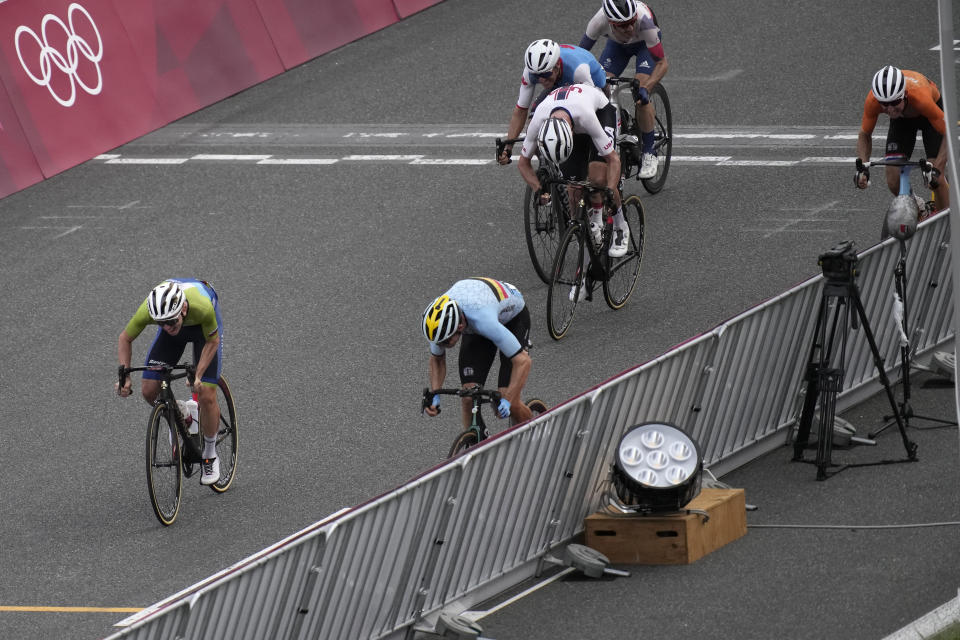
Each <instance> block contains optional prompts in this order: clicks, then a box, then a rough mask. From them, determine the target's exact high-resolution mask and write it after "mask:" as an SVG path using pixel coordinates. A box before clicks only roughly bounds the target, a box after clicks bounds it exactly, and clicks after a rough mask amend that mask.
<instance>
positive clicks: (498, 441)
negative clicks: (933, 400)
mask: <svg viewBox="0 0 960 640" xmlns="http://www.w3.org/2000/svg"><path fill="white" fill-rule="evenodd" d="M948 238H949V221H948V216H947V215H939V216H936V217H935V218H934V219H932V220H930V221H927V222H925V223H923V224H922V225H921V226H920V229H919V230H918V232H917V234H916V235H915V236H914V237H913V238H911V239H910V240H909V242H908V246H909V252H908V258H907V270H906V274H907V296H908V310H909V311H910V312H911V315H912V317H911V318H909V320H910V326H912V327H914V328H913V329H912V334H913V335H911V336H910V337H911V339H912V341H913V344H914V345H915V346H916V352H917V354H918V355H920V356H922V355H923V354H925V353H927V352H929V351H931V350H933V349H934V348H935V347H937V346H938V345H941V344H943V343H945V342H948V341H950V340H951V339H952V337H953V336H952V328H951V322H952V313H953V310H952V301H951V287H952V282H951V276H950V262H951V261H950V253H949V245H948ZM820 249H822V250H824V251H825V250H826V249H829V247H821V248H820ZM899 256H900V247H899V243H897V242H896V241H894V240H888V241H887V242H885V243H882V244H879V245H876V246H874V247H872V248H870V249H869V250H867V251H865V252H863V253H862V254H861V255H860V271H861V274H862V275H861V276H860V277H859V280H858V285H859V288H860V293H861V299H862V301H863V304H864V307H865V309H866V315H867V317H868V320H869V324H870V326H871V328H872V330H873V332H874V335H875V337H876V342H877V344H878V345H879V347H880V350H881V355H882V356H883V359H884V363H885V366H886V368H887V370H888V372H894V371H895V370H896V369H897V368H898V367H899V342H898V332H897V328H896V324H895V319H894V315H893V313H894V312H893V292H894V275H893V272H894V268H895V266H896V264H897V262H898V260H899ZM812 261H813V259H811V262H812ZM822 279H823V278H822V276H820V275H818V276H816V277H813V278H811V279H809V280H807V281H805V282H803V283H801V284H799V285H797V286H795V287H794V288H792V289H790V290H788V291H786V292H784V293H782V294H781V295H778V296H776V297H774V298H772V299H770V300H767V301H766V302H764V303H762V304H760V305H758V306H756V307H754V308H752V309H749V310H748V311H746V312H744V313H742V314H740V315H738V316H736V317H734V318H732V319H730V320H729V321H727V322H724V323H722V324H721V325H719V326H717V327H716V328H714V329H713V330H712V331H709V332H707V333H704V334H702V335H700V336H698V337H696V338H694V339H692V340H690V341H688V342H686V343H684V344H682V345H680V346H678V347H676V348H674V349H672V350H671V351H669V352H667V353H665V354H663V355H662V356H660V357H658V358H656V359H654V360H652V361H650V362H647V363H645V364H643V365H640V366H638V367H636V368H634V369H632V370H630V371H627V372H625V373H624V374H622V375H620V376H618V377H616V378H613V379H611V380H608V381H607V382H605V383H603V384H601V385H598V386H597V387H595V388H593V389H590V390H589V391H587V392H585V393H583V394H581V395H578V396H577V397H575V398H573V399H571V400H569V401H567V402H565V403H564V404H561V405H559V406H557V407H555V408H553V409H552V410H551V411H549V412H547V413H545V414H543V415H542V416H540V417H539V418H537V419H535V420H533V421H531V422H529V423H527V424H525V425H523V426H521V427H518V428H516V429H513V430H510V431H507V432H504V433H502V434H500V435H498V436H496V437H494V438H492V439H490V440H489V441H487V442H485V443H484V444H483V445H482V446H480V447H476V448H474V449H472V450H470V451H469V452H468V453H467V454H466V455H464V456H462V457H460V458H457V459H455V460H453V461H450V462H447V463H445V464H442V465H440V466H438V467H436V468H434V469H432V470H430V471H428V472H426V473H424V474H423V475H421V476H419V477H417V478H414V479H413V480H411V481H410V482H408V483H407V484H405V485H403V486H401V487H398V488H397V489H395V490H394V491H391V492H389V493H386V494H384V495H382V496H379V497H378V498H375V499H373V500H371V501H370V502H367V503H365V504H362V505H360V506H358V507H356V508H354V509H350V510H345V511H344V512H342V513H339V514H334V515H333V516H331V517H329V518H328V519H326V520H322V521H320V522H318V523H316V524H314V525H312V526H311V527H308V528H307V529H305V530H303V531H301V532H299V533H297V534H295V535H293V536H290V537H289V538H287V539H286V540H283V541H281V542H279V543H277V544H276V545H274V546H273V547H270V548H268V549H265V550H264V551H262V552H260V553H258V554H255V555H253V556H251V557H250V558H247V559H246V560H243V561H241V562H239V563H237V564H236V565H234V566H233V567H230V568H228V569H226V570H224V571H222V572H221V573H219V574H216V575H214V576H211V577H210V578H208V579H207V580H205V581H203V582H201V583H199V584H197V585H194V586H193V587H190V588H188V589H186V590H184V591H183V592H181V593H179V594H176V595H174V596H172V597H170V598H168V599H166V600H164V601H162V602H160V603H158V604H156V605H154V606H152V607H150V608H148V609H146V610H144V611H142V612H140V613H138V614H135V615H133V616H131V617H130V618H127V619H126V620H124V621H122V622H120V623H119V624H118V626H121V627H123V630H122V631H120V632H118V633H116V634H114V635H112V636H110V638H109V639H108V640H113V639H120V638H124V639H131V638H136V639H138V640H139V639H143V640H148V639H157V640H160V639H163V640H167V639H169V638H205V639H207V640H212V639H216V638H230V639H243V638H249V639H251V640H255V639H256V640H259V639H261V638H291V639H295V638H324V639H328V638H329V639H334V638H337V639H340V638H342V639H345V640H357V639H361V638H407V639H409V638H412V637H413V636H414V635H415V634H414V630H415V629H417V628H419V629H432V628H433V624H434V622H435V621H436V619H437V617H438V616H439V614H440V612H441V611H448V612H451V613H459V612H461V611H463V610H465V609H468V608H469V607H470V606H472V605H474V604H477V603H479V602H481V601H482V600H484V599H486V598H487V597H489V596H491V595H493V594H495V593H497V592H499V591H501V590H503V589H504V588H507V587H509V586H513V585H515V584H517V583H519V582H521V581H522V580H524V579H526V578H528V577H531V576H533V575H536V574H537V573H538V572H539V571H540V570H542V569H543V566H544V562H545V558H546V557H547V555H548V554H549V553H550V552H551V550H553V549H554V548H555V547H557V546H559V545H562V544H564V543H566V542H569V541H570V540H571V539H573V538H574V537H575V536H576V535H577V534H579V533H580V532H581V531H582V530H583V519H584V518H585V517H586V516H587V515H589V514H590V513H592V512H594V511H596V510H597V508H598V507H599V505H600V500H601V497H602V495H603V493H604V491H605V489H606V487H607V484H608V474H609V467H610V464H611V462H612V459H613V450H614V448H615V447H616V445H617V443H618V441H619V438H620V436H621V435H622V433H623V432H624V431H625V430H626V429H627V428H628V427H630V426H632V425H634V424H637V423H639V422H643V421H649V420H663V421H669V422H674V423H676V424H678V425H680V426H682V427H684V428H685V429H686V430H687V431H688V432H689V433H690V434H691V435H693V437H694V438H696V439H697V440H698V442H699V443H700V445H701V449H702V455H703V459H704V463H705V465H706V466H707V467H708V468H709V469H710V470H711V471H712V472H713V473H714V475H717V476H721V475H723V473H725V472H727V471H729V470H731V469H734V468H736V467H737V466H740V465H741V464H744V463H745V462H747V461H749V460H751V459H754V458H756V457H758V456H760V455H762V454H764V453H767V452H769V451H771V450H772V449H774V448H776V447H780V446H783V445H785V444H786V443H787V437H786V436H787V433H788V432H789V431H790V427H791V426H792V425H793V424H794V423H795V421H796V418H797V417H798V415H799V408H800V406H801V404H802V398H801V393H800V392H801V389H802V388H803V387H804V385H803V376H804V372H805V368H806V367H805V365H806V363H807V361H808V360H809V357H810V348H811V343H812V340H813V332H814V327H815V325H816V319H817V315H818V313H817V312H818V309H819V304H820V300H821V298H822V293H821V292H822ZM862 334H863V331H862V330H860V331H854V330H850V333H849V334H848V336H849V337H848V351H847V358H846V363H847V364H846V377H845V380H844V390H843V392H841V394H840V395H839V397H838V399H837V409H838V411H840V410H843V409H844V408H847V407H850V406H852V405H854V404H856V403H857V402H860V401H862V400H863V399H865V398H866V397H868V396H869V395H871V394H873V393H875V392H876V391H877V390H878V389H879V385H878V382H877V379H878V376H877V371H876V368H875V364H874V360H873V357H872V354H871V352H870V349H869V346H868V344H867V342H866V340H865V339H864V338H863V335H862ZM784 455H785V457H786V456H787V455H789V454H788V453H787V451H786V450H785V452H784Z"/></svg>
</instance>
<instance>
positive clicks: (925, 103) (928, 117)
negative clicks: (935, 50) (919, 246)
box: [855, 66, 950, 210]
mask: <svg viewBox="0 0 960 640" xmlns="http://www.w3.org/2000/svg"><path fill="white" fill-rule="evenodd" d="M881 113H886V114H887V115H888V116H889V117H890V127H889V129H888V130H887V147H886V155H887V156H895V155H901V156H903V157H904V159H909V158H910V155H911V154H912V153H913V146H914V144H915V143H916V140H917V131H920V132H921V134H922V135H923V148H924V151H925V153H926V155H927V161H929V162H930V163H931V164H932V165H933V166H934V168H936V170H937V171H939V172H940V176H939V177H938V178H937V181H938V185H937V187H936V188H935V189H934V193H935V194H936V202H937V208H938V210H940V209H945V208H947V207H948V206H949V205H950V191H949V186H948V185H947V181H946V179H945V177H944V170H945V169H946V165H947V138H946V132H947V125H946V121H945V119H944V116H943V99H942V98H941V96H940V90H939V89H938V88H937V85H935V84H934V83H933V82H931V81H930V80H929V79H928V78H927V77H926V76H924V75H923V74H921V73H918V72H916V71H907V70H904V71H901V70H900V69H898V68H896V67H892V66H886V67H884V68H882V69H880V71H877V73H876V74H874V76H873V86H872V89H871V91H870V93H868V94H867V98H866V100H865V101H864V103H863V121H862V123H861V125H860V135H859V136H858V137H857V157H858V158H859V159H860V160H861V161H862V162H867V161H869V160H870V152H871V151H872V150H873V139H872V135H873V129H874V127H876V126H877V118H878V117H879V116H880V114H881ZM869 178H870V170H869V169H864V170H863V171H859V170H858V171H857V175H856V178H855V182H856V185H857V187H859V188H861V189H865V188H866V187H867V181H868V180H869ZM886 178H887V187H889V189H890V192H891V193H893V194H894V195H897V194H898V193H899V192H900V169H899V167H887V168H886Z"/></svg>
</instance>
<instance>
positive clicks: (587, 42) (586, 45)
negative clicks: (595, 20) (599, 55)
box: [577, 34, 597, 51]
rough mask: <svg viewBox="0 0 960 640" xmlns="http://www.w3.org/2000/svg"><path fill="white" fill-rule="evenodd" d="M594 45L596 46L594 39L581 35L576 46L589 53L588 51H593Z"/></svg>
mask: <svg viewBox="0 0 960 640" xmlns="http://www.w3.org/2000/svg"><path fill="white" fill-rule="evenodd" d="M595 44H597V39H596V38H591V37H590V36H588V35H587V34H583V37H582V38H580V44H578V45H577V46H578V47H580V48H581V49H586V50H587V51H590V49H593V45H595Z"/></svg>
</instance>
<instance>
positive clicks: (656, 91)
mask: <svg viewBox="0 0 960 640" xmlns="http://www.w3.org/2000/svg"><path fill="white" fill-rule="evenodd" d="M650 102H651V104H653V111H654V123H653V148H654V151H655V152H656V154H657V174H656V175H655V176H653V177H652V178H647V179H646V180H642V181H641V182H643V188H644V189H646V190H647V192H648V193H657V192H659V191H660V190H661V189H663V184H664V183H665V182H666V181H667V172H668V171H670V158H671V156H672V155H673V114H672V113H671V112H670V98H668V97H667V90H666V89H664V88H663V85H662V84H660V83H657V85H656V86H655V87H654V88H653V91H651V92H650Z"/></svg>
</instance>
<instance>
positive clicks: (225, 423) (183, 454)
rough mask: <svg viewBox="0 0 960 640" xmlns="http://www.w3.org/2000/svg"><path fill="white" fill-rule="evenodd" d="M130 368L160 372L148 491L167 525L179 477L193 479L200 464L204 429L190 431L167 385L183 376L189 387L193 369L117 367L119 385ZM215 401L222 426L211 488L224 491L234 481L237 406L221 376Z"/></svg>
mask: <svg viewBox="0 0 960 640" xmlns="http://www.w3.org/2000/svg"><path fill="white" fill-rule="evenodd" d="M134 371H156V372H159V373H160V375H161V380H160V393H159V395H158V396H157V399H156V401H155V402H154V403H153V409H152V410H151V411H150V418H149V420H148V421H147V450H146V466H147V490H148V491H149V493H150V505H151V506H152V507H153V513H154V514H155V515H156V516H157V519H158V520H159V521H160V522H161V523H162V524H164V525H167V526H169V525H171V524H173V521H174V520H176V519H177V514H178V513H179V512H180V501H181V497H182V494H183V478H185V477H186V478H189V477H191V476H192V475H193V474H194V473H196V472H197V470H198V469H199V468H200V464H201V463H202V462H203V455H202V453H203V435H202V431H200V430H199V429H198V432H197V433H190V429H189V428H188V426H187V421H186V419H185V418H186V416H185V415H184V414H183V411H182V410H181V405H180V403H179V402H178V401H177V399H176V397H175V396H174V393H173V385H172V384H171V383H172V382H173V381H174V380H180V379H182V378H186V379H187V382H188V383H190V385H191V386H192V385H193V381H194V378H195V376H196V367H195V366H194V365H192V364H177V365H170V364H154V365H148V366H145V367H124V366H123V365H120V368H119V372H118V374H119V377H120V386H121V387H123V385H124V383H125V382H126V379H127V376H128V375H130V373H132V372H134ZM176 371H181V372H182V373H175V372H176ZM217 402H218V404H219V405H220V425H219V428H218V430H217V458H219V460H220V479H219V480H217V481H216V482H215V483H213V484H211V485H210V488H211V489H213V490H214V491H215V492H217V493H223V492H224V491H226V490H227V489H229V488H230V485H231V484H233V479H234V476H235V475H236V473H237V408H236V404H235V403H234V399H233V393H232V392H231V391H230V387H229V385H228V384H227V380H226V378H224V377H223V376H221V377H220V380H219V381H218V382H217ZM201 412H202V408H201Z"/></svg>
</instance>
